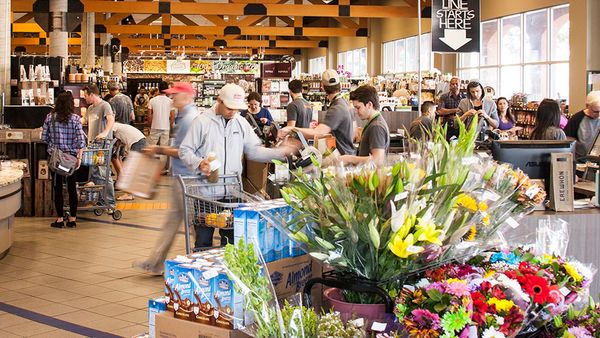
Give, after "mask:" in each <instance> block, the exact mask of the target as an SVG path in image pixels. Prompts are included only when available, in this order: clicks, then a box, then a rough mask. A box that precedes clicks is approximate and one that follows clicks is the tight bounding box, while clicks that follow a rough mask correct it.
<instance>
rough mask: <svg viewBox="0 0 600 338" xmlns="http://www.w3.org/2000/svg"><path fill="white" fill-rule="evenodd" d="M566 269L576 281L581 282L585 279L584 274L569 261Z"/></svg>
mask: <svg viewBox="0 0 600 338" xmlns="http://www.w3.org/2000/svg"><path fill="white" fill-rule="evenodd" d="M565 270H566V271H567V273H568V274H569V276H571V277H573V279H574V280H575V281H576V282H581V281H582V280H583V276H582V275H581V274H579V272H578V271H577V269H575V267H574V266H573V265H571V264H569V263H565Z"/></svg>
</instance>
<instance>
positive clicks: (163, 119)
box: [148, 95, 173, 130]
mask: <svg viewBox="0 0 600 338" xmlns="http://www.w3.org/2000/svg"><path fill="white" fill-rule="evenodd" d="M172 106H173V101H172V100H171V99H170V98H168V97H167V96H165V95H158V96H155V97H153V98H152V99H151V100H150V102H148V107H150V108H152V126H151V127H150V128H152V129H161V130H169V125H170V123H169V117H170V116H171V107H172Z"/></svg>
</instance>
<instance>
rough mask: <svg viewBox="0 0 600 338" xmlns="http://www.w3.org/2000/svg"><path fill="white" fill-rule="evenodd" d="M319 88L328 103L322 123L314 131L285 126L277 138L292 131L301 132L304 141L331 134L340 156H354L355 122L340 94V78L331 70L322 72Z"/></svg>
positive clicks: (347, 104) (348, 106)
mask: <svg viewBox="0 0 600 338" xmlns="http://www.w3.org/2000/svg"><path fill="white" fill-rule="evenodd" d="M321 86H322V87H323V90H324V91H325V94H327V101H328V102H329V107H328V108H327V113H326V114H325V119H324V120H323V122H322V123H319V125H318V126H317V127H316V128H314V129H309V128H297V127H291V126H287V127H285V128H282V129H280V130H279V137H280V138H283V137H285V136H287V135H288V134H289V133H290V132H292V131H293V130H295V131H297V132H301V133H302V134H303V135H304V137H305V138H306V139H313V138H314V137H315V136H320V135H325V134H330V133H331V134H333V136H335V142H336V147H337V150H338V151H339V152H340V154H341V155H354V154H356V150H355V149H354V143H353V140H354V130H355V122H354V118H353V113H352V110H351V107H350V104H349V103H348V101H346V100H345V99H344V98H343V97H342V94H341V85H340V76H339V75H338V73H337V72H336V71H335V70H333V69H328V70H326V71H324V72H323V74H322V76H321Z"/></svg>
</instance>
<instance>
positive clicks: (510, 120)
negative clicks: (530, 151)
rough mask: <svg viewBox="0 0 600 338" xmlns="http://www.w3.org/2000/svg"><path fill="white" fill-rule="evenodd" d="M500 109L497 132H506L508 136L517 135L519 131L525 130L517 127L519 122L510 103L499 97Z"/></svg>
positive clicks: (498, 104)
mask: <svg viewBox="0 0 600 338" xmlns="http://www.w3.org/2000/svg"><path fill="white" fill-rule="evenodd" d="M496 106H497V107H498V128H497V129H496V130H494V131H495V132H505V133H507V134H508V135H516V133H517V131H519V130H521V129H523V128H521V127H518V126H516V123H517V120H516V119H515V116H514V115H513V113H512V110H511V109H510V103H509V102H508V99H507V98H505V97H499V98H498V100H496Z"/></svg>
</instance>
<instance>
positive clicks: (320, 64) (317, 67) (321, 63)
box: [308, 56, 327, 74]
mask: <svg viewBox="0 0 600 338" xmlns="http://www.w3.org/2000/svg"><path fill="white" fill-rule="evenodd" d="M326 68H327V65H326V58H325V57H324V56H321V57H318V58H314V59H309V60H308V72H309V73H310V74H321V73H323V72H324V71H325V69H326Z"/></svg>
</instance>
